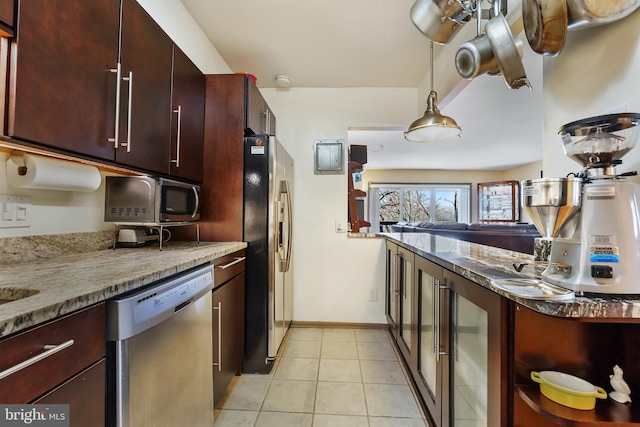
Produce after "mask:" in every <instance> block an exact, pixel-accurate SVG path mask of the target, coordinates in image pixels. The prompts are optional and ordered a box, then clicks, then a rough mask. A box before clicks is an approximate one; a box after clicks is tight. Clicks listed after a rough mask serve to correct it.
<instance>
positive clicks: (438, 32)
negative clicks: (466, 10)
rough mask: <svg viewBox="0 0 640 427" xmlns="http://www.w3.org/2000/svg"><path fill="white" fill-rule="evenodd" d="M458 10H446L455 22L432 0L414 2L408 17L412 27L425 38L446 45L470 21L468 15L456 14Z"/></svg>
mask: <svg viewBox="0 0 640 427" xmlns="http://www.w3.org/2000/svg"><path fill="white" fill-rule="evenodd" d="M457 10H458V9H457V8H456V9H447V12H449V13H451V14H453V15H454V17H455V18H456V19H455V20H454V19H452V18H451V17H450V16H448V15H447V14H446V13H445V11H443V10H442V8H441V7H440V5H439V4H438V3H436V2H435V1H434V0H416V2H415V3H414V4H413V6H411V11H410V12H409V16H410V17H411V21H412V22H413V25H415V26H416V28H417V29H418V30H420V32H421V33H422V34H424V35H425V36H427V37H428V38H429V39H431V40H432V41H434V42H436V43H439V44H446V43H449V41H451V39H453V37H454V36H455V35H456V34H458V31H460V30H461V29H462V26H463V25H464V24H465V23H466V22H468V21H469V20H470V19H471V16H470V15H465V14H460V13H458V12H456V11H457Z"/></svg>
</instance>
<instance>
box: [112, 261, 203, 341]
mask: <svg viewBox="0 0 640 427" xmlns="http://www.w3.org/2000/svg"><path fill="white" fill-rule="evenodd" d="M212 288H213V267H212V266H211V265H210V264H208V265H207V266H206V267H201V268H198V269H196V270H193V271H190V272H187V273H185V274H181V275H178V276H176V277H172V278H170V279H165V280H161V281H158V282H157V283H155V284H152V285H150V286H149V287H146V288H145V289H143V290H141V291H140V292H135V293H133V294H129V295H127V296H124V297H122V298H121V299H114V300H111V301H109V302H108V303H107V340H108V341H119V340H123V339H126V338H128V337H131V336H133V335H135V334H138V333H140V332H141V331H144V330H146V329H149V328H151V327H153V326H155V325H157V324H158V323H160V322H163V321H164V320H166V319H168V318H169V317H171V316H173V315H175V314H177V313H179V312H180V310H181V309H182V308H184V307H186V306H188V305H189V304H190V303H191V302H193V301H195V300H197V299H198V298H200V297H202V296H203V295H204V294H206V293H207V292H211V289H212Z"/></svg>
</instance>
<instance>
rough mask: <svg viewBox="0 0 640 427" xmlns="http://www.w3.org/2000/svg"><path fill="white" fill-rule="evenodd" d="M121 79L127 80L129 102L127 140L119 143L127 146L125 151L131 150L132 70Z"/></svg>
mask: <svg viewBox="0 0 640 427" xmlns="http://www.w3.org/2000/svg"><path fill="white" fill-rule="evenodd" d="M122 80H125V81H128V82H129V102H128V108H129V111H127V142H123V143H121V144H120V145H122V146H123V147H127V153H130V152H131V106H132V105H133V71H129V77H123V78H122Z"/></svg>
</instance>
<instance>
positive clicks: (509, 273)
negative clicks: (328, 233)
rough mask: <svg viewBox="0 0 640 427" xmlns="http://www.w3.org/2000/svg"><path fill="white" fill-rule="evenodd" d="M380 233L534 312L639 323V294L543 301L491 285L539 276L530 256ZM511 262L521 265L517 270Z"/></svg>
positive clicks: (413, 235) (419, 236) (540, 267)
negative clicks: (494, 281)
mask: <svg viewBox="0 0 640 427" xmlns="http://www.w3.org/2000/svg"><path fill="white" fill-rule="evenodd" d="M382 236H383V237H386V238H387V239H389V240H391V241H393V242H395V243H397V244H399V245H400V246H404V247H406V248H408V249H410V250H412V251H413V252H415V253H416V254H418V255H420V256H422V257H424V258H426V259H428V260H430V261H433V262H435V263H436V264H438V265H440V266H442V267H444V268H446V269H448V270H450V271H453V272H454V273H456V274H459V275H460V276H462V277H464V278H466V279H469V280H470V281H472V282H474V283H477V284H478V285H480V286H483V287H485V288H487V289H490V290H491V291H493V292H495V293H498V294H500V295H502V296H504V297H506V298H508V299H510V300H512V301H515V302H517V303H519V304H522V305H523V306H525V307H528V308H530V309H532V310H535V311H536V312H539V313H542V314H547V315H551V316H557V317H566V318H585V319H587V318H591V319H599V320H600V321H607V320H609V321H620V320H625V321H631V322H633V321H639V322H640V295H610V294H584V295H583V296H576V298H575V299H574V300H572V301H543V300H534V299H528V298H522V297H519V296H516V295H514V294H512V293H509V292H505V291H503V290H502V289H499V288H497V287H495V286H494V285H493V284H492V281H493V280H499V279H508V278H522V279H539V278H540V274H541V273H542V271H543V270H544V268H545V267H546V266H545V265H542V264H535V263H534V258H533V255H528V254H524V253H520V252H515V251H509V250H505V249H500V248H494V247H491V246H485V245H479V244H475V243H470V242H465V241H461V240H457V239H451V238H447V237H440V236H433V235H429V234H426V233H385V234H382ZM514 264H515V266H517V267H520V266H523V268H522V269H521V271H520V272H518V271H516V268H515V267H514ZM616 319H617V320H616Z"/></svg>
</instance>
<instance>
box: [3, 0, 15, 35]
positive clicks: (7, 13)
mask: <svg viewBox="0 0 640 427" xmlns="http://www.w3.org/2000/svg"><path fill="white" fill-rule="evenodd" d="M15 3H16V1H15V0H0V35H2V36H7V37H8V36H12V35H13V34H14V28H13V26H14V20H15V13H14V12H15Z"/></svg>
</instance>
